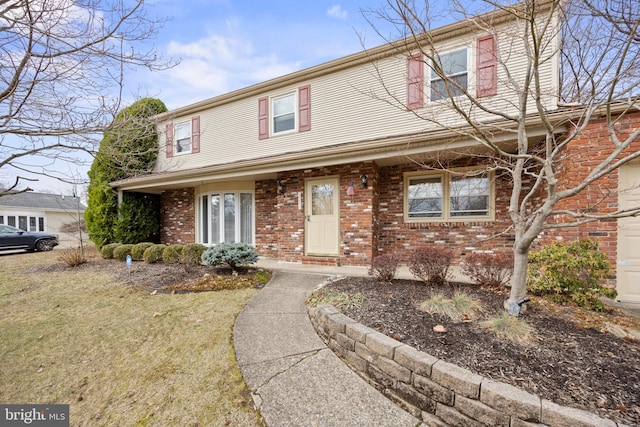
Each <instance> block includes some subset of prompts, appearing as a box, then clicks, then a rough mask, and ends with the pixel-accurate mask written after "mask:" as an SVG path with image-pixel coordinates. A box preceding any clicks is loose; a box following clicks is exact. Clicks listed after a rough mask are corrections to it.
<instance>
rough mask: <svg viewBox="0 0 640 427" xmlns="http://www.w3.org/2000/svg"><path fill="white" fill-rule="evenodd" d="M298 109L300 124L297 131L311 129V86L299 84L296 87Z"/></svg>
mask: <svg viewBox="0 0 640 427" xmlns="http://www.w3.org/2000/svg"><path fill="white" fill-rule="evenodd" d="M298 111H299V113H300V114H299V120H300V126H299V127H298V131H299V132H306V131H308V130H311V86H310V85H306V86H300V87H299V88H298Z"/></svg>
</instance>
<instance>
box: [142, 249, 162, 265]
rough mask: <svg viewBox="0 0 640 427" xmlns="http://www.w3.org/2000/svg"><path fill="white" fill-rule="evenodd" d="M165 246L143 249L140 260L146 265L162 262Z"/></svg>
mask: <svg viewBox="0 0 640 427" xmlns="http://www.w3.org/2000/svg"><path fill="white" fill-rule="evenodd" d="M166 247H167V246H166V245H153V246H149V247H148V248H147V249H145V251H144V254H142V259H144V262H146V263H147V264H154V263H156V262H162V254H163V253H164V248H166Z"/></svg>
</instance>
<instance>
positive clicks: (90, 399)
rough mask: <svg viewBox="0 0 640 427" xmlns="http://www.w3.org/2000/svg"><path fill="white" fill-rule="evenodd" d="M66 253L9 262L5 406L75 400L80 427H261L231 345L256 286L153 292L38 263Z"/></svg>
mask: <svg viewBox="0 0 640 427" xmlns="http://www.w3.org/2000/svg"><path fill="white" fill-rule="evenodd" d="M57 251H58V250H56V251H53V252H49V253H34V254H17V255H11V256H7V255H2V256H0V343H1V345H0V361H1V362H2V363H1V366H0V402H2V403H37V404H40V403H68V404H70V405H71V406H70V411H71V414H70V418H71V425H72V426H113V425H119V426H145V425H150V426H173V425H176V426H196V425H198V426H217V425H232V426H256V425H260V419H259V415H258V414H257V413H256V412H255V411H254V410H253V404H252V402H251V398H250V396H249V395H248V393H247V390H246V388H245V386H244V383H243V382H242V378H241V375H240V372H239V369H238V367H237V365H236V363H235V357H234V354H233V346H232V328H233V323H234V320H235V318H236V315H237V314H238V312H239V311H240V310H241V309H242V307H243V306H244V305H245V304H246V303H247V301H248V300H249V299H250V298H251V297H252V296H253V295H254V294H255V293H256V290H254V289H245V290H234V291H219V292H203V293H194V294H175V295H168V294H156V295H151V294H150V293H149V292H146V291H143V290H140V289H134V288H131V287H127V286H125V285H123V284H120V283H117V282H115V281H114V279H113V278H112V277H110V276H109V275H108V274H105V273H87V272H77V271H76V272H74V271H73V269H68V270H66V271H63V272H59V271H58V272H46V271H44V270H45V269H44V268H37V266H38V265H41V266H46V265H48V264H52V263H60V261H57V260H56V258H57V256H56V252H57ZM89 262H91V259H90V260H89ZM58 270H60V269H58Z"/></svg>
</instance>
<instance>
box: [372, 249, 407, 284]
mask: <svg viewBox="0 0 640 427" xmlns="http://www.w3.org/2000/svg"><path fill="white" fill-rule="evenodd" d="M399 263H400V261H398V258H396V257H395V256H393V255H378V256H377V257H375V258H374V259H373V260H372V261H371V266H370V267H369V276H371V277H375V278H376V279H378V280H380V281H381V282H385V283H391V282H393V279H394V278H395V277H396V272H397V271H398V264H399Z"/></svg>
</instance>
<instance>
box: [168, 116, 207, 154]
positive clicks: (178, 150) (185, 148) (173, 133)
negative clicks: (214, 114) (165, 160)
mask: <svg viewBox="0 0 640 427" xmlns="http://www.w3.org/2000/svg"><path fill="white" fill-rule="evenodd" d="M165 138H166V155H167V157H173V155H174V154H188V153H192V154H195V153H199V152H200V116H193V117H191V119H189V120H185V121H180V122H177V123H173V122H169V123H167V124H166V134H165Z"/></svg>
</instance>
